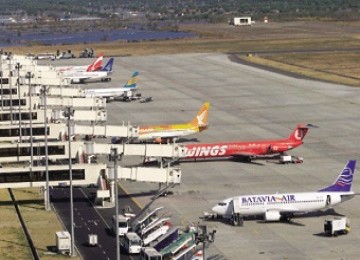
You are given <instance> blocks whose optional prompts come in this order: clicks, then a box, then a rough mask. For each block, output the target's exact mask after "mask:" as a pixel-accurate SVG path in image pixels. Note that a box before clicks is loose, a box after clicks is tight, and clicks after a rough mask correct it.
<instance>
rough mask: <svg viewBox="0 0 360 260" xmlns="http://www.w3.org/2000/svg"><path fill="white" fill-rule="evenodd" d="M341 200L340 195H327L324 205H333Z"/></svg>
mask: <svg viewBox="0 0 360 260" xmlns="http://www.w3.org/2000/svg"><path fill="white" fill-rule="evenodd" d="M340 202H341V196H340V195H339V194H331V195H327V199H326V205H327V206H333V205H336V204H338V203H340Z"/></svg>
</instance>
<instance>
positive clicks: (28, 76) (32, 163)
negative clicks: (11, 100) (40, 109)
mask: <svg viewBox="0 0 360 260" xmlns="http://www.w3.org/2000/svg"><path fill="white" fill-rule="evenodd" d="M25 77H26V78H27V79H28V81H29V106H30V166H31V167H30V172H31V170H32V167H33V166H34V151H33V147H34V143H33V131H32V104H31V95H32V89H31V78H32V77H34V74H32V73H31V72H27V73H26V76H25ZM19 96H20V94H19ZM19 103H20V100H19ZM19 106H20V104H19ZM20 130H21V129H20Z"/></svg>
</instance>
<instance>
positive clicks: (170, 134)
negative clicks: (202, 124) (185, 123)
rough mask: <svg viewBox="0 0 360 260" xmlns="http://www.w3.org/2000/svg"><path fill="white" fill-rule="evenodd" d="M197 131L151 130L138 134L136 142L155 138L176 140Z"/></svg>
mask: <svg viewBox="0 0 360 260" xmlns="http://www.w3.org/2000/svg"><path fill="white" fill-rule="evenodd" d="M197 132H198V131H196V130H194V129H191V128H189V129H153V130H150V129H149V130H148V131H146V130H145V131H142V132H140V134H139V137H138V140H142V141H143V140H152V139H156V138H178V137H181V136H187V135H191V134H194V133H197Z"/></svg>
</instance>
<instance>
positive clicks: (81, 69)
mask: <svg viewBox="0 0 360 260" xmlns="http://www.w3.org/2000/svg"><path fill="white" fill-rule="evenodd" d="M88 67H89V66H88V65H87V66H57V67H55V69H56V70H57V71H60V72H66V73H75V72H85V71H86V70H87V69H88Z"/></svg>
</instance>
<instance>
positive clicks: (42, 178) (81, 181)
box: [0, 163, 107, 189]
mask: <svg viewBox="0 0 360 260" xmlns="http://www.w3.org/2000/svg"><path fill="white" fill-rule="evenodd" d="M48 172H49V185H50V186H67V185H70V174H69V165H49V166H48ZM106 173H107V166H106V164H85V163H80V164H72V178H73V185H76V186H88V185H97V184H98V181H99V178H100V177H104V176H106ZM45 185H46V167H45V166H34V167H31V168H30V167H28V166H27V167H19V166H18V167H2V168H0V189H1V188H31V187H43V186H45Z"/></svg>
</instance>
